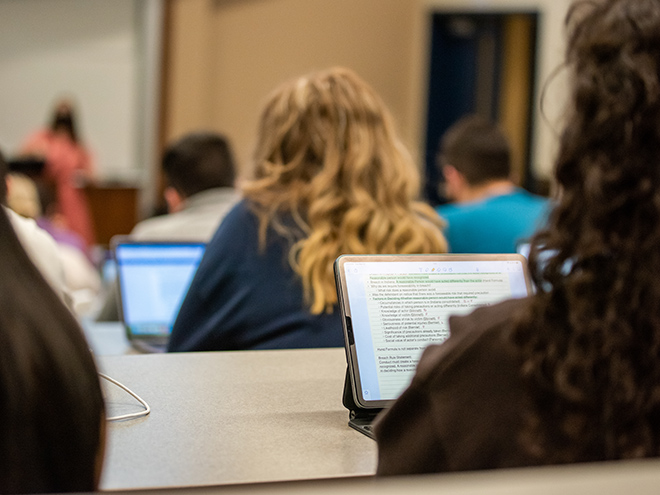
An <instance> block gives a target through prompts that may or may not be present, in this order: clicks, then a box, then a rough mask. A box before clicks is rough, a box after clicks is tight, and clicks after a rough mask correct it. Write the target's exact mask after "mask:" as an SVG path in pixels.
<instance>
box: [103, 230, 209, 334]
mask: <svg viewBox="0 0 660 495" xmlns="http://www.w3.org/2000/svg"><path fill="white" fill-rule="evenodd" d="M205 248H206V245H205V244H204V243H189V242H186V243H181V242H137V241H130V240H126V241H120V242H117V243H116V244H115V246H114V253H115V259H116V262H117V267H116V270H117V276H118V278H119V289H120V306H121V314H122V319H123V321H124V324H125V325H126V328H127V331H128V333H129V336H130V337H138V338H139V337H141V336H144V337H146V336H161V337H162V336H168V335H169V334H170V333H171V331H172V326H173V325H174V320H175V319H176V317H177V314H178V312H179V308H180V307H181V303H182V302H183V299H184V297H185V295H186V293H187V291H188V288H189V287H190V283H191V282H192V279H193V276H194V275H195V272H196V271H197V267H198V265H199V262H200V261H201V259H202V255H203V254H204V250H205Z"/></svg>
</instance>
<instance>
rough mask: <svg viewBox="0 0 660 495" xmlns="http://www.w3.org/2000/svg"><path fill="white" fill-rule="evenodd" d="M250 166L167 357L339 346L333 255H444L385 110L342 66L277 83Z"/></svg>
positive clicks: (434, 220)
mask: <svg viewBox="0 0 660 495" xmlns="http://www.w3.org/2000/svg"><path fill="white" fill-rule="evenodd" d="M254 165H255V177H254V179H253V180H251V181H249V182H247V183H245V184H244V185H243V187H242V188H241V189H242V192H243V194H244V197H245V199H244V200H242V201H241V202H240V203H238V205H237V206H236V207H234V209H233V210H232V211H231V212H230V213H229V214H228V215H227V217H225V220H224V221H223V223H222V224H221V225H220V228H219V229H218V231H217V232H216V234H215V236H214V237H213V239H211V242H210V243H209V244H208V246H207V249H206V253H205V255H204V258H203V259H202V262H201V264H200V266H199V268H198V271H197V273H196V275H195V278H194V279H193V282H192V285H191V287H190V290H189V292H188V294H187V296H186V298H185V300H184V302H183V304H182V307H181V310H180V312H179V315H178V318H177V320H176V323H175V325H174V329H173V332H172V335H171V340H170V345H169V350H170V351H201V350H220V349H265V348H301V347H332V346H342V345H343V334H342V330H341V328H342V326H341V321H340V315H339V312H338V310H337V307H336V305H337V293H336V288H335V281H334V274H333V262H334V260H335V259H336V258H337V257H338V256H339V255H340V254H342V253H437V252H443V251H445V250H446V247H447V246H446V241H445V239H444V237H443V235H442V232H441V220H440V219H439V217H438V216H437V214H436V213H435V211H434V210H433V209H432V208H431V207H429V206H428V205H425V204H422V203H420V202H417V201H416V200H415V198H416V197H417V195H418V193H419V175H418V171H417V168H416V166H415V164H414V163H413V161H412V159H411V157H410V155H409V154H408V152H407V150H406V149H405V147H404V146H403V144H402V143H401V141H400V140H399V138H398V137H397V135H396V134H395V131H394V124H393V122H392V118H391V116H390V114H389V111H388V110H387V109H386V108H385V105H384V104H383V103H382V101H381V100H380V98H379V97H378V96H377V95H376V94H375V93H374V91H373V90H372V89H371V88H370V87H369V86H368V85H367V84H366V83H365V82H364V81H362V80H361V79H360V78H359V77H358V76H357V75H356V74H354V73H353V72H352V71H350V70H347V69H342V68H335V69H330V70H325V71H321V72H317V73H313V74H310V75H308V76H304V77H301V78H298V79H295V80H293V81H290V82H288V83H286V84H284V85H282V86H281V87H279V88H277V90H275V92H274V93H273V94H272V95H271V96H270V97H269V98H268V100H267V102H266V104H265V107H264V110H263V112H262V114H261V119H260V124H259V130H258V136H257V145H256V150H255V153H254Z"/></svg>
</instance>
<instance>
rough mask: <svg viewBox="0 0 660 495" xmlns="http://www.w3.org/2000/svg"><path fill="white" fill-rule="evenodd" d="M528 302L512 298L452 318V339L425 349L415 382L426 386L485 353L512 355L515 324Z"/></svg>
mask: <svg viewBox="0 0 660 495" xmlns="http://www.w3.org/2000/svg"><path fill="white" fill-rule="evenodd" d="M528 303H529V299H528V298H522V299H509V300H506V301H503V302H500V303H498V304H495V305H493V306H484V307H481V308H477V309H475V310H474V311H473V312H471V313H469V314H467V315H463V316H452V317H451V318H450V320H449V327H450V332H451V336H450V337H449V338H448V339H447V340H446V341H445V342H444V343H443V344H438V345H431V346H429V347H427V348H426V350H425V351H424V353H423V355H422V358H421V359H420V360H419V364H418V367H417V374H416V380H417V381H419V382H422V383H423V382H426V381H428V380H431V379H434V378H435V377H437V376H438V375H439V374H441V373H446V372H448V371H451V370H452V369H453V368H455V367H457V366H462V365H463V364H464V363H465V362H467V361H475V362H477V361H479V359H480V356H481V354H482V351H483V352H488V353H489V354H490V355H491V356H495V355H501V356H505V355H509V356H510V354H511V349H512V346H511V344H510V337H509V336H510V331H511V328H512V324H513V321H515V318H516V315H517V314H518V312H519V311H522V310H524V308H525V307H526V305H527V304H528Z"/></svg>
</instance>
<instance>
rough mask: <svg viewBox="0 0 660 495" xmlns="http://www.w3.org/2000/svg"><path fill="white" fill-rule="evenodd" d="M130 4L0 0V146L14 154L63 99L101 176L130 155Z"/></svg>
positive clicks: (124, 171)
mask: <svg viewBox="0 0 660 495" xmlns="http://www.w3.org/2000/svg"><path fill="white" fill-rule="evenodd" d="M135 2H136V0H115V1H113V2H105V1H103V0H22V1H15V0H1V1H0V67H2V70H1V71H0V108H1V109H2V111H0V146H1V147H2V149H3V150H4V152H5V153H6V154H8V155H12V154H14V153H16V152H18V150H19V148H20V145H21V143H22V141H23V140H24V139H25V137H26V136H27V135H28V134H29V133H31V132H34V131H35V130H36V129H38V128H40V127H42V126H44V125H46V123H47V122H49V120H50V116H51V111H52V108H53V104H54V102H55V100H56V99H57V98H58V97H60V96H61V95H70V96H72V97H73V99H74V101H75V102H76V104H77V107H78V111H79V117H80V119H79V128H80V134H81V135H82V137H83V138H84V140H85V141H86V142H87V143H88V144H89V146H90V148H91V149H92V150H93V152H94V156H95V158H96V161H97V164H98V168H99V172H100V174H101V176H105V175H108V176H131V175H132V174H131V171H132V169H133V168H135V167H136V157H137V141H136V132H137V114H136V109H137V103H138V100H137V78H138V70H137V63H136V54H137V53H138V42H139V39H138V33H137V31H136V29H135V26H136V24H137V9H136V6H135Z"/></svg>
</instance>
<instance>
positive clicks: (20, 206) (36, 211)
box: [7, 173, 101, 316]
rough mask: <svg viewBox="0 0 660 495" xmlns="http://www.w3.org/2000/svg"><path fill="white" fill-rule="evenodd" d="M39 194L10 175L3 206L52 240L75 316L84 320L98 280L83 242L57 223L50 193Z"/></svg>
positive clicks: (24, 180) (97, 290) (26, 180)
mask: <svg viewBox="0 0 660 495" xmlns="http://www.w3.org/2000/svg"><path fill="white" fill-rule="evenodd" d="M53 192H54V191H52V190H48V189H44V190H41V191H39V190H38V188H37V185H36V184H35V183H34V181H33V180H32V179H30V178H29V177H27V176H24V175H21V174H15V173H10V174H9V175H8V178H7V205H8V206H9V208H11V209H12V210H14V211H15V212H16V213H18V214H19V215H21V216H23V217H25V218H29V219H32V220H34V221H35V222H36V224H37V226H38V227H39V228H41V229H43V230H44V231H45V232H47V233H48V234H50V236H51V237H52V238H53V239H54V240H55V242H56V246H57V253H58V256H59V260H60V263H61V266H62V269H63V273H64V285H65V288H66V292H67V294H68V295H69V296H70V297H71V304H72V308H73V310H74V312H75V314H76V315H78V316H85V315H87V314H88V313H89V312H90V311H91V310H92V309H93V308H94V306H95V304H97V303H96V300H97V298H98V296H99V293H100V290H101V277H100V275H99V273H98V270H97V269H96V267H95V266H94V264H93V263H92V262H91V260H90V259H89V258H88V257H87V254H86V253H87V251H86V249H85V244H84V241H83V240H82V239H81V238H80V236H78V235H77V234H76V233H75V232H73V231H70V230H68V229H67V228H66V227H65V225H64V224H62V223H61V219H60V216H59V215H58V213H57V211H56V210H55V209H54V204H53V201H52V193H53Z"/></svg>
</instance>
